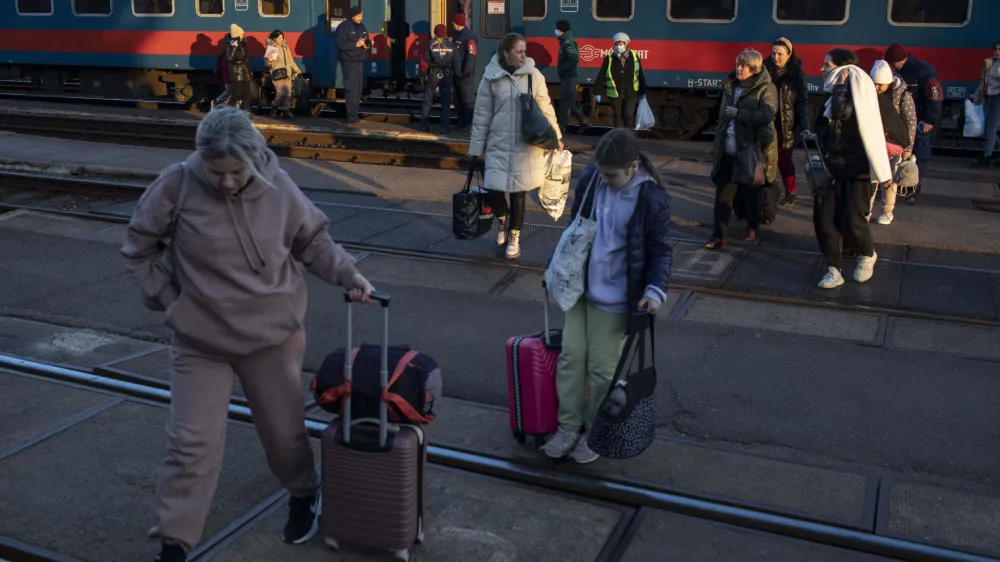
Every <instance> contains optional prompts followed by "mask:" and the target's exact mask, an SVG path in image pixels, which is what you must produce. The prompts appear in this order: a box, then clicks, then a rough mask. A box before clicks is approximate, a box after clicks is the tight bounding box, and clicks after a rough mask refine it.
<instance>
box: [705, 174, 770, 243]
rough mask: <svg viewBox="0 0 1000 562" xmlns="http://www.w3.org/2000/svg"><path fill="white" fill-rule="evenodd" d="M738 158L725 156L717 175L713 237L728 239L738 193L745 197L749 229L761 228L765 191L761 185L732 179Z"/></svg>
mask: <svg viewBox="0 0 1000 562" xmlns="http://www.w3.org/2000/svg"><path fill="white" fill-rule="evenodd" d="M735 163H736V159H735V158H734V157H732V156H723V157H722V162H721V163H720V164H719V170H718V171H717V173H716V177H715V228H714V229H713V231H712V238H716V239H719V240H727V239H728V237H727V236H726V234H727V231H728V230H729V220H730V219H731V218H732V216H733V203H734V201H735V200H736V195H737V193H739V194H740V196H741V197H743V203H744V205H745V209H746V214H747V229H749V230H759V229H760V216H761V212H762V211H763V209H764V191H763V189H761V188H760V187H754V186H751V185H741V184H736V183H733V182H732V181H731V178H732V175H733V165H734V164H735Z"/></svg>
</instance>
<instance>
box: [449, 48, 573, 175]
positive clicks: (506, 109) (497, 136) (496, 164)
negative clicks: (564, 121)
mask: <svg viewBox="0 0 1000 562" xmlns="http://www.w3.org/2000/svg"><path fill="white" fill-rule="evenodd" d="M529 77H530V79H531V92H532V97H534V98H535V103H536V104H538V108H539V109H541V110H542V113H543V114H545V117H546V118H547V119H548V120H549V123H550V124H551V125H552V128H553V129H554V130H555V132H556V135H558V136H559V137H560V138H562V135H561V134H560V132H559V124H558V122H557V121H556V113H555V110H554V109H553V108H552V100H551V99H549V90H548V88H547V87H546V86H545V77H544V76H543V75H542V73H541V72H539V71H538V69H536V68H535V61H534V60H532V59H531V58H528V59H527V60H525V62H524V66H522V67H521V68H519V69H517V71H515V72H514V74H511V73H509V72H507V71H506V70H504V69H503V68H502V67H501V66H500V63H499V62H498V61H497V56H496V55H493V58H492V59H491V60H490V64H489V65H487V67H486V70H485V72H484V73H483V79H482V81H481V82H480V83H479V93H478V97H477V98H476V109H475V114H474V116H473V119H472V136H471V138H470V140H469V154H471V155H472V156H480V155H481V154H483V151H485V152H486V176H485V183H484V187H486V188H487V189H491V190H494V191H505V192H508V193H511V192H519V191H530V190H532V189H537V188H539V187H541V186H542V182H544V181H545V151H544V150H542V149H541V148H538V147H535V146H532V145H530V144H527V143H525V142H524V141H522V140H521V105H520V104H519V103H518V99H517V95H518V94H526V93H528V79H529Z"/></svg>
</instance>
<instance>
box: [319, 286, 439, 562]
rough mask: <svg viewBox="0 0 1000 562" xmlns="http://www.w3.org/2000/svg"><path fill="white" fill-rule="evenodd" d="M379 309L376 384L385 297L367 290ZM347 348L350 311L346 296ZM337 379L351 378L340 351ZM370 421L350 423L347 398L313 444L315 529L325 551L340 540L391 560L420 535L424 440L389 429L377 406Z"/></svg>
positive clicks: (419, 434)
mask: <svg viewBox="0 0 1000 562" xmlns="http://www.w3.org/2000/svg"><path fill="white" fill-rule="evenodd" d="M372 298H374V299H376V300H378V301H379V304H381V306H382V318H383V326H382V358H381V359H382V360H381V365H380V367H381V368H380V373H379V379H380V382H381V388H382V389H383V391H384V389H385V387H386V386H387V384H388V379H389V365H388V363H389V360H388V354H389V295H385V294H381V293H372ZM347 302H348V304H347V346H346V347H345V348H344V349H345V350H350V349H351V348H352V343H351V310H352V307H353V305H352V304H351V303H350V299H347ZM344 355H345V361H344V379H345V380H346V381H350V380H351V375H352V365H351V360H350V357H351V354H350V353H345V354H344ZM379 403H380V406H379V417H378V419H367V418H361V419H356V420H352V419H351V396H350V394H348V395H347V398H346V400H345V402H344V409H343V416H342V420H341V423H338V422H336V421H334V422H332V423H330V425H329V426H327V428H326V429H325V430H324V431H323V435H322V440H321V456H322V482H323V483H322V488H323V499H322V502H323V505H322V515H321V516H320V517H321V519H320V529H321V532H322V533H323V535H324V536H325V539H326V544H327V546H330V547H331V548H334V549H336V548H340V541H344V542H347V543H351V544H355V545H358V546H364V547H369V548H377V549H385V550H389V551H391V552H392V553H393V555H394V556H395V558H396V559H397V560H402V561H406V560H408V559H409V556H410V553H409V549H410V547H412V546H413V545H414V544H419V543H421V542H422V541H423V538H424V532H423V529H424V521H425V520H426V517H427V500H426V489H427V440H426V438H425V435H424V431H423V428H422V427H418V426H413V425H397V424H390V423H389V419H388V417H389V416H388V409H387V407H386V404H385V401H384V400H380V401H379Z"/></svg>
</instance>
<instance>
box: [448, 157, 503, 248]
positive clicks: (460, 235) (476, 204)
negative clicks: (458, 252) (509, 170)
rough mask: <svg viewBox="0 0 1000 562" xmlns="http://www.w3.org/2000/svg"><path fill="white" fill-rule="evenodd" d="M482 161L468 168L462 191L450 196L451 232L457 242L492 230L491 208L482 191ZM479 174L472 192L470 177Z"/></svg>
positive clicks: (476, 160) (476, 161) (486, 193)
mask: <svg viewBox="0 0 1000 562" xmlns="http://www.w3.org/2000/svg"><path fill="white" fill-rule="evenodd" d="M481 165H482V161H481V160H479V159H478V158H476V159H474V160H473V161H472V164H471V165H470V166H469V175H468V176H467V177H466V178H465V187H463V188H462V191H459V192H458V193H455V194H454V195H452V196H451V231H452V233H453V234H454V235H455V238H457V239H459V240H471V239H473V238H479V237H480V236H482V235H483V234H486V233H487V232H489V231H490V229H492V228H493V218H494V216H493V208H492V206H491V205H490V203H489V201H488V200H487V197H488V192H487V191H486V190H485V189H483V172H482V168H481ZM476 172H479V186H478V187H477V188H476V190H475V191H473V190H472V177H473V176H474V175H475V174H476Z"/></svg>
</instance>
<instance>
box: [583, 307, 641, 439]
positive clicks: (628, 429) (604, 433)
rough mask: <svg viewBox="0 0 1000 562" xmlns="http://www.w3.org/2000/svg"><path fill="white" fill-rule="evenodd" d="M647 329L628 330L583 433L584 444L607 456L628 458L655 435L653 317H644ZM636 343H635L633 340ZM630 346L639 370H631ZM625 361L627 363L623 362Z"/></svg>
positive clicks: (631, 356) (631, 354)
mask: <svg viewBox="0 0 1000 562" xmlns="http://www.w3.org/2000/svg"><path fill="white" fill-rule="evenodd" d="M645 320H646V322H648V330H647V329H639V330H635V331H631V332H630V333H629V336H628V339H627V341H626V342H625V347H624V349H622V356H621V359H619V360H618V368H617V369H615V378H614V379H613V380H612V381H611V387H610V388H609V389H608V395H607V396H606V397H605V398H604V401H603V402H601V406H600V409H599V410H598V412H597V418H596V419H595V420H594V425H593V427H591V428H590V431H589V432H588V433H587V446H589V447H590V450H592V451H593V452H595V453H597V454H598V455H600V456H602V457H605V458H609V459H631V458H633V457H637V456H639V455H641V454H642V453H644V452H645V451H646V449H648V448H649V446H650V445H652V444H653V440H654V439H655V438H656V396H655V391H656V352H655V350H654V348H655V345H656V344H655V340H656V337H655V336H656V331H655V328H654V326H655V322H656V321H655V320H654V318H653V317H652V316H648V318H646V319H645ZM647 333H649V353H650V360H651V364H650V366H649V367H648V368H647V367H646V334H647ZM637 339H638V344H637V345H636V340H637ZM633 347H635V349H636V352H637V354H638V356H639V370H638V371H637V372H635V373H632V374H630V375H628V376H627V377H624V376H623V375H624V374H625V373H626V372H628V371H630V370H631V365H632V361H631V360H629V359H630V358H634V354H633V353H632V351H633ZM626 365H627V366H626Z"/></svg>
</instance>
